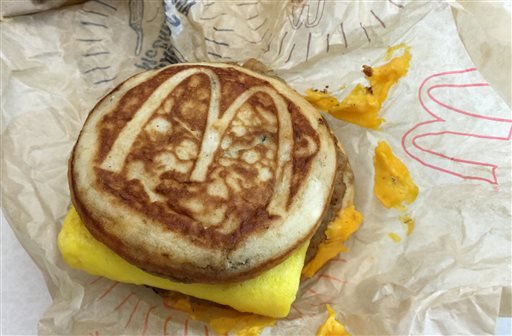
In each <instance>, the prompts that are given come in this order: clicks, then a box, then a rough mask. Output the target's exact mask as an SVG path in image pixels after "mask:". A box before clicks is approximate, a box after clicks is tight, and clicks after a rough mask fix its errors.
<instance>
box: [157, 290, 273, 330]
mask: <svg viewBox="0 0 512 336" xmlns="http://www.w3.org/2000/svg"><path fill="white" fill-rule="evenodd" d="M165 300H166V306H168V307H171V308H174V309H177V310H180V311H183V312H185V313H188V314H189V316H190V317H191V318H192V319H194V320H198V321H201V322H204V323H207V324H208V325H209V326H210V327H211V328H212V329H213V331H215V333H216V334H218V335H228V333H230V332H235V335H237V336H257V335H259V334H260V333H261V331H262V330H263V328H265V327H271V326H273V325H274V324H275V323H276V320H275V319H274V318H271V317H266V316H261V315H255V314H250V313H240V312H238V311H236V310H233V309H229V308H227V307H221V306H216V305H214V304H212V303H209V302H206V301H204V302H199V300H193V299H191V298H190V297H187V296H184V295H179V294H178V295H176V294H174V295H173V296H171V297H169V298H166V299H165Z"/></svg>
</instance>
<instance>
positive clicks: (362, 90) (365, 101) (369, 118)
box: [305, 44, 411, 129]
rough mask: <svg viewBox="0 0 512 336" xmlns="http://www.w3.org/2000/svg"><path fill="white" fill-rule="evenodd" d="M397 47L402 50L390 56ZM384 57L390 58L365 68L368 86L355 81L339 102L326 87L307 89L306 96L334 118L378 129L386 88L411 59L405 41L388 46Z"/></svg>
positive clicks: (395, 80) (389, 86) (405, 72)
mask: <svg viewBox="0 0 512 336" xmlns="http://www.w3.org/2000/svg"><path fill="white" fill-rule="evenodd" d="M397 50H403V53H402V55H401V56H397V57H395V58H393V59H391V57H392V56H393V54H394V52H395V51H397ZM385 59H386V60H387V61H389V62H388V63H386V64H384V65H381V66H379V67H376V68H368V69H371V70H369V71H367V72H366V79H367V80H368V82H369V84H370V86H369V87H364V86H363V85H361V84H358V85H356V87H355V88H354V89H353V90H352V92H350V94H349V95H348V96H346V97H345V99H343V101H341V102H340V101H339V100H338V99H336V97H334V96H333V95H332V94H331V93H329V92H328V91H326V90H324V91H318V90H312V89H310V90H307V91H306V96H305V98H306V99H307V100H308V101H309V102H310V103H311V104H312V105H313V106H315V107H316V108H318V109H320V110H323V111H326V112H328V113H330V114H331V115H332V116H334V117H335V118H337V119H341V120H344V121H347V122H350V123H353V124H356V125H359V126H363V127H366V128H371V129H378V128H379V126H380V124H381V123H382V122H383V121H384V119H382V118H381V117H380V116H379V112H380V109H381V107H382V104H383V102H384V101H385V100H386V98H387V97H388V93H389V90H390V89H391V87H392V86H393V85H395V84H396V83H397V82H398V81H399V79H400V78H402V77H403V76H405V75H406V74H407V71H408V69H409V63H410V61H411V53H410V52H409V47H407V46H406V45H405V44H400V45H397V46H395V47H391V48H389V49H388V51H387V53H386V58H385ZM370 72H371V74H370Z"/></svg>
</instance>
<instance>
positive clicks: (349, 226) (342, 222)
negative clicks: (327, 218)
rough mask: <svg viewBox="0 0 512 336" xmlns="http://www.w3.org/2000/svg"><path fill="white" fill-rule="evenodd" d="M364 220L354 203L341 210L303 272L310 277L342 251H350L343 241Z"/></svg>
mask: <svg viewBox="0 0 512 336" xmlns="http://www.w3.org/2000/svg"><path fill="white" fill-rule="evenodd" d="M362 221H363V215H361V213H360V212H358V211H357V210H356V209H355V208H354V205H350V206H348V207H346V208H345V209H343V210H342V211H340V213H339V214H338V216H337V217H336V219H335V220H334V221H333V222H332V223H330V224H329V226H328V227H327V230H326V231H325V235H326V237H327V238H326V239H325V240H324V241H323V242H322V243H320V245H319V247H318V252H317V253H316V255H315V257H314V258H313V259H312V260H311V261H310V262H309V263H308V264H307V265H306V267H304V269H303V270H302V274H303V275H304V276H305V277H308V278H310V277H312V276H313V275H314V274H315V273H316V272H317V271H318V270H319V269H320V268H321V267H322V266H323V265H325V263H327V262H328V261H329V260H331V259H332V258H334V257H336V256H337V255H338V254H339V253H340V252H348V249H347V248H346V247H345V246H344V245H343V242H344V241H346V240H347V239H348V238H349V237H350V236H351V235H352V234H353V233H354V232H356V231H357V229H359V226H360V225H361V222H362Z"/></svg>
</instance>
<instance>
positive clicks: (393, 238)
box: [388, 232, 402, 243]
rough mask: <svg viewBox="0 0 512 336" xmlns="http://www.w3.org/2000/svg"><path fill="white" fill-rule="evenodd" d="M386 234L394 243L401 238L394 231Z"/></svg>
mask: <svg viewBox="0 0 512 336" xmlns="http://www.w3.org/2000/svg"><path fill="white" fill-rule="evenodd" d="M388 236H389V238H391V240H393V241H394V242H395V243H399V242H400V241H401V240H402V238H400V236H399V235H397V234H396V233H394V232H391V233H388Z"/></svg>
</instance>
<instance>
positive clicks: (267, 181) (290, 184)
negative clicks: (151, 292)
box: [70, 64, 337, 282]
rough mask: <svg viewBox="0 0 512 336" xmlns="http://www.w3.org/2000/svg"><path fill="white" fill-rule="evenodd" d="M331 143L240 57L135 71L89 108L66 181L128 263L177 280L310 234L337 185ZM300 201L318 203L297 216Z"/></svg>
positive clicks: (273, 252) (240, 262)
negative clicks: (233, 61)
mask: <svg viewBox="0 0 512 336" xmlns="http://www.w3.org/2000/svg"><path fill="white" fill-rule="evenodd" d="M334 147H335V146H334V141H333V139H332V138H331V136H330V134H329V132H328V129H327V127H326V125H325V124H324V122H323V121H322V120H321V118H320V117H319V115H318V113H317V112H316V111H315V110H314V109H313V108H312V107H310V106H309V105H308V104H307V103H305V101H303V99H302V98H301V97H300V96H299V95H298V94H296V93H295V92H294V91H292V90H291V89H288V88H287V87H286V86H285V85H283V84H282V83H279V82H277V81H276V80H273V79H270V78H266V77H264V76H261V75H257V74H255V73H252V72H250V71H248V70H243V69H241V68H238V67H235V66H226V65H217V66H212V65H206V64H196V65H174V66H170V67H167V68H164V69H163V70H159V71H153V72H149V73H144V74H141V75H138V76H135V77H133V78H131V79H129V80H128V81H126V82H125V83H123V84H122V85H121V86H120V87H118V88H117V89H116V90H114V91H113V92H112V93H111V94H109V95H107V96H106V97H105V98H104V99H103V101H102V102H100V103H99V104H98V106H97V107H96V108H95V109H94V110H93V111H92V112H91V115H90V116H89V118H88V120H87V122H86V124H85V125H84V129H83V131H82V133H81V135H80V138H79V140H78V142H77V145H76V146H75V149H74V152H73V156H72V159H71V160H70V185H71V190H72V196H73V201H74V203H75V206H76V207H77V210H78V212H79V214H80V215H81V217H82V219H83V220H84V222H85V224H86V225H87V227H88V229H89V230H90V231H91V233H92V234H93V235H94V236H95V237H96V238H97V239H99V240H100V241H102V242H104V243H105V244H106V245H108V246H109V247H110V248H112V249H113V250H114V251H116V252H117V253H118V254H120V255H121V256H122V257H124V258H125V259H127V260H128V261H130V262H131V263H133V264H135V265H137V266H139V267H141V268H143V269H145V270H147V271H150V272H152V273H155V274H159V275H163V276H166V277H168V278H172V279H177V280H181V281H194V282H224V281H234V280H240V279H244V278H249V277H252V276H254V275H256V274H258V273H259V272H261V271H263V270H265V269H268V268H269V267H271V266H273V265H275V264H276V263H278V262H279V261H281V260H282V259H284V258H285V257H286V256H287V255H289V253H291V251H293V249H294V248H296V247H297V246H298V245H299V244H301V243H302V242H304V241H306V240H307V239H309V238H310V237H311V236H312V234H313V233H314V231H315V229H316V228H317V226H318V225H319V223H320V220H321V218H322V216H323V214H324V213H325V211H326V208H327V205H328V204H329V200H330V197H331V193H332V183H333V180H334V174H335V168H336V165H337V164H336V160H337V159H336V154H335V148H334ZM311 203H314V204H311ZM305 206H308V207H311V208H312V209H314V210H313V211H312V212H311V211H310V214H308V216H301V215H300V214H299V212H300V211H302V210H303V209H304V207H305ZM291 218H295V219H294V221H295V222H291V221H290V219H291Z"/></svg>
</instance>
